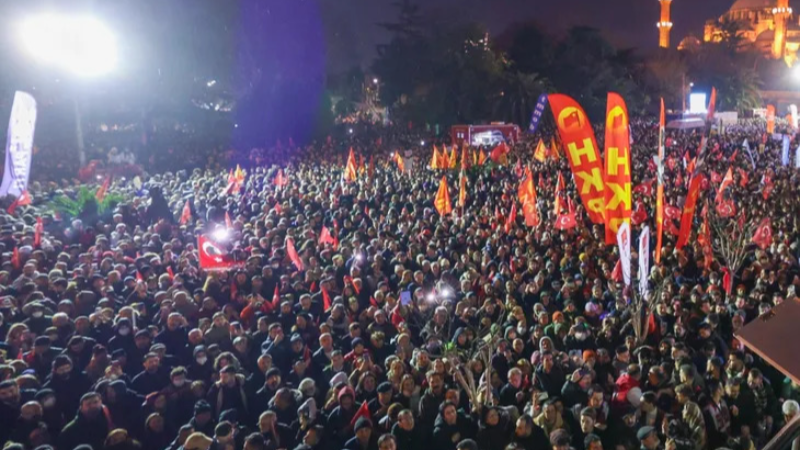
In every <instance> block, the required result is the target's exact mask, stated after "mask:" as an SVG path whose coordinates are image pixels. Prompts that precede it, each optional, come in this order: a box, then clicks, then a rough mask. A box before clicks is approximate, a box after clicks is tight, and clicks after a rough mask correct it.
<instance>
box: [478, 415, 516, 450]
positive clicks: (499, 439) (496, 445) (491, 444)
mask: <svg viewBox="0 0 800 450" xmlns="http://www.w3.org/2000/svg"><path fill="white" fill-rule="evenodd" d="M510 431H511V430H510V421H509V418H508V415H507V414H506V413H505V412H504V411H503V410H502V409H500V408H496V407H488V408H484V409H483V411H481V420H480V423H479V424H478V434H477V436H476V437H475V440H476V441H477V442H478V446H479V447H480V449H481V450H503V449H505V448H506V445H508V443H509V442H510V441H511V433H510Z"/></svg>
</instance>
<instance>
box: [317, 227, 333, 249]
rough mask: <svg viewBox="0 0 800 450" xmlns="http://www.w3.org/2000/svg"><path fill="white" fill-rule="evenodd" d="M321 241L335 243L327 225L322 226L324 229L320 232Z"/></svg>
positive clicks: (322, 242) (321, 242)
mask: <svg viewBox="0 0 800 450" xmlns="http://www.w3.org/2000/svg"><path fill="white" fill-rule="evenodd" d="M319 243H320V244H331V245H333V236H331V232H330V230H328V227H326V226H325V225H323V226H322V231H321V232H320V233H319Z"/></svg>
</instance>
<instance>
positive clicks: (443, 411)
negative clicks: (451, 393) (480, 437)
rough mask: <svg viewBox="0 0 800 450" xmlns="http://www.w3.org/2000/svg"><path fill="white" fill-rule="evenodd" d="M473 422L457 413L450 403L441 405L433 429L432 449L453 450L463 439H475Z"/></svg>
mask: <svg viewBox="0 0 800 450" xmlns="http://www.w3.org/2000/svg"><path fill="white" fill-rule="evenodd" d="M475 429H476V427H475V422H474V421H473V420H472V418H471V417H469V416H468V415H466V414H464V413H461V412H459V411H458V407H457V406H456V404H455V403H453V402H451V401H446V402H444V403H442V406H441V407H440V408H439V415H438V416H436V422H434V428H433V442H434V447H435V448H437V449H439V450H455V449H456V445H458V443H459V442H461V441H462V440H464V439H472V438H474V437H475Z"/></svg>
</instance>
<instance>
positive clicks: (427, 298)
mask: <svg viewBox="0 0 800 450" xmlns="http://www.w3.org/2000/svg"><path fill="white" fill-rule="evenodd" d="M425 299H426V300H428V301H429V302H433V301H435V300H436V294H434V293H433V292H429V293H428V295H426V296H425Z"/></svg>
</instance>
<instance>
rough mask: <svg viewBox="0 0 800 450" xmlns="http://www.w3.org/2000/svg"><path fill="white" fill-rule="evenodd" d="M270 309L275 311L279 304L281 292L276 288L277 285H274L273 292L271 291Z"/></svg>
mask: <svg viewBox="0 0 800 450" xmlns="http://www.w3.org/2000/svg"><path fill="white" fill-rule="evenodd" d="M270 305H272V311H277V310H278V308H279V307H280V306H281V292H280V290H278V285H277V284H276V285H275V292H273V293H272V303H270Z"/></svg>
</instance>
